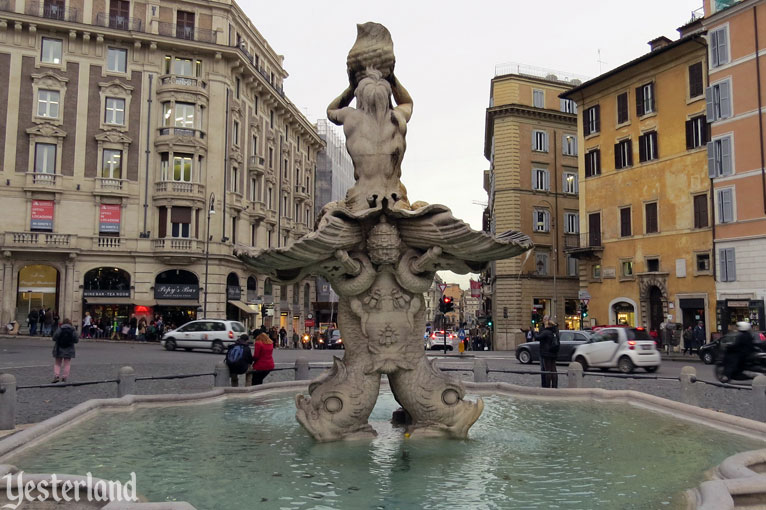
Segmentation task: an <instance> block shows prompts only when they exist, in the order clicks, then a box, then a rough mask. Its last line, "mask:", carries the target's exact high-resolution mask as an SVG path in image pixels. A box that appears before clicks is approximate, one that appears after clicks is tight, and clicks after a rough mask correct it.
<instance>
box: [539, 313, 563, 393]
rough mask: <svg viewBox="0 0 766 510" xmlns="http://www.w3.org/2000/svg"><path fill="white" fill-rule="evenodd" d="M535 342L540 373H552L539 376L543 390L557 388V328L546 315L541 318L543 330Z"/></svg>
mask: <svg viewBox="0 0 766 510" xmlns="http://www.w3.org/2000/svg"><path fill="white" fill-rule="evenodd" d="M537 340H538V341H539V342H540V368H541V369H542V370H541V371H542V372H553V373H548V374H541V376H542V377H541V379H542V385H543V388H558V387H559V376H558V374H557V373H556V358H557V357H558V355H559V348H560V347H561V344H560V342H559V335H558V326H557V325H556V323H555V322H553V321H551V320H550V317H548V316H547V315H546V316H545V317H543V329H542V330H541V331H540V333H538V334H537Z"/></svg>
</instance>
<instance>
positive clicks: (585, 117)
mask: <svg viewBox="0 0 766 510" xmlns="http://www.w3.org/2000/svg"><path fill="white" fill-rule="evenodd" d="M582 134H583V136H588V135H589V134H590V108H588V109H586V110H585V111H583V113H582Z"/></svg>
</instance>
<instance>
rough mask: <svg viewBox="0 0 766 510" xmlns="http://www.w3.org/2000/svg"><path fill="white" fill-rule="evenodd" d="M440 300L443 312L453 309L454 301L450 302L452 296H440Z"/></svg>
mask: <svg viewBox="0 0 766 510" xmlns="http://www.w3.org/2000/svg"><path fill="white" fill-rule="evenodd" d="M442 301H443V302H444V312H443V313H449V312H451V311H453V310H454V309H455V303H453V302H452V298H451V297H449V296H444V297H443V298H442Z"/></svg>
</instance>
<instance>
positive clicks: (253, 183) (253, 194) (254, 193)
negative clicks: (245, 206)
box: [250, 177, 260, 202]
mask: <svg viewBox="0 0 766 510" xmlns="http://www.w3.org/2000/svg"><path fill="white" fill-rule="evenodd" d="M259 191H260V190H259V189H258V179H256V178H255V177H253V178H251V179H250V201H251V202H256V201H257V200H258V197H259V195H260V193H259Z"/></svg>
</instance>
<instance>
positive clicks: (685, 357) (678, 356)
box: [660, 352, 703, 363]
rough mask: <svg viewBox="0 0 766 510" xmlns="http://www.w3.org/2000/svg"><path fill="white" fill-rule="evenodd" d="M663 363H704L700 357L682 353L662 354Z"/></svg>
mask: <svg viewBox="0 0 766 510" xmlns="http://www.w3.org/2000/svg"><path fill="white" fill-rule="evenodd" d="M660 354H661V355H662V359H663V361H688V362H691V363H703V361H702V360H701V359H700V357H699V356H698V355H697V354H696V353H695V354H683V353H680V352H671V353H670V354H665V353H664V352H661V353H660Z"/></svg>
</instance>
